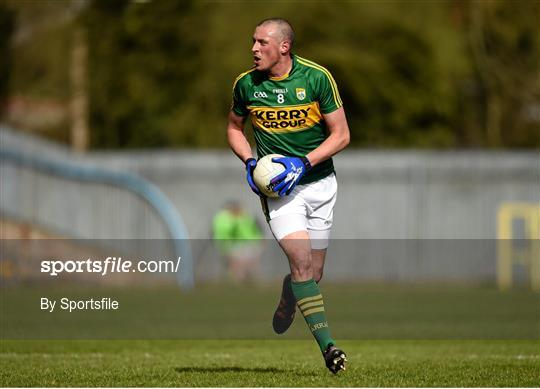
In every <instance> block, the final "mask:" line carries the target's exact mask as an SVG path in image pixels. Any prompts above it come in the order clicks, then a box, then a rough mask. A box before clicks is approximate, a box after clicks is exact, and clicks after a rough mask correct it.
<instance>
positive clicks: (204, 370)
mask: <svg viewBox="0 0 540 389" xmlns="http://www.w3.org/2000/svg"><path fill="white" fill-rule="evenodd" d="M174 370H175V371H176V372H177V373H231V372H235V373H242V372H250V373H282V372H285V370H284V369H278V368H276V367H238V366H229V367H225V366H221V367H197V366H190V367H175V368H174Z"/></svg>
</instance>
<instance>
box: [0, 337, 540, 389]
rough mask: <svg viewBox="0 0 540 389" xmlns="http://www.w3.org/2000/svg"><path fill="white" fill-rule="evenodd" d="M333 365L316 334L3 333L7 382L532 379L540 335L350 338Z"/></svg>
mask: <svg viewBox="0 0 540 389" xmlns="http://www.w3.org/2000/svg"><path fill="white" fill-rule="evenodd" d="M340 345H341V346H342V347H343V348H344V349H345V350H346V351H347V353H348V357H349V361H350V363H349V365H348V368H347V371H345V372H341V373H339V374H338V375H337V376H334V375H332V374H331V373H330V372H329V371H327V370H326V367H324V364H323V361H322V358H321V356H320V354H319V351H318V349H317V347H316V345H315V344H314V342H313V341H308V340H287V341H279V340H275V341H270V340H259V341H257V340H235V341H227V340H200V341H195V340H173V341H164V340H161V341H160V340H147V341H135V340H123V341H120V340H115V341H111V340H107V341H104V340H102V341H96V340H94V341H60V340H55V341H21V340H17V341H2V353H1V354H0V356H1V359H0V360H1V365H2V369H1V372H0V376H1V382H2V386H78V387H80V386H101V387H109V386H121V387H129V386H159V387H174V386H183V387H185V386H188V387H196V386H199V387H200V386H212V387H215V386H233V387H257V386H268V387H273V386H280V387H297V386H304V387H306V386H309V387H313V386H323V387H325V386H331V387H340V386H355V387H374V386H378V387H380V386H382V387H397V386H413V387H414V386H417V387H422V386H437V387H446V386H450V387H456V386H457V387H459V386H469V387H500V386H505V387H531V386H539V385H540V353H539V351H538V350H540V344H539V342H538V341H516V340H512V341H508V340H507V341H497V340H492V341H472V340H469V341H458V340H448V341H444V340H423V341H412V340H401V341H390V340H388V341H385V340H377V341H375V340H373V341H359V340H354V341H343V342H340Z"/></svg>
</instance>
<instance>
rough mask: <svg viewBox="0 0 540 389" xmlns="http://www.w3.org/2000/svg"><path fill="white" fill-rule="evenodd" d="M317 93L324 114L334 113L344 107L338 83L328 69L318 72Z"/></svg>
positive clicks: (316, 80)
mask: <svg viewBox="0 0 540 389" xmlns="http://www.w3.org/2000/svg"><path fill="white" fill-rule="evenodd" d="M315 92H316V96H317V99H318V101H319V107H320V109H321V112H322V113H330V112H334V111H335V110H336V109H338V108H339V107H341V106H343V102H342V101H341V97H340V96H339V91H338V88H337V84H336V81H335V80H334V77H332V75H331V74H330V72H329V71H328V70H326V69H323V70H320V71H317V73H316V76H315Z"/></svg>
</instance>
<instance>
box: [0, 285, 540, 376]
mask: <svg viewBox="0 0 540 389" xmlns="http://www.w3.org/2000/svg"><path fill="white" fill-rule="evenodd" d="M279 287H280V283H278V282H276V283H275V284H272V285H257V286H251V287H246V286H235V287H233V286H230V285H201V286H198V287H197V289H196V290H195V291H193V292H192V293H182V292H180V291H179V290H178V288H176V287H169V286H159V287H153V288H148V287H146V288H141V287H129V288H109V289H106V288H100V287H97V286H96V287H94V288H91V287H89V286H84V285H82V286H80V287H75V286H69V285H59V286H58V287H57V288H54V289H53V288H51V287H49V288H44V287H43V286H39V285H19V286H13V287H6V288H2V289H1V290H0V292H1V293H2V296H1V298H0V306H1V313H2V314H1V315H0V330H1V339H2V340H1V341H0V366H1V369H0V384H1V386H3V387H6V386H11V387H16V386H25V387H35V386H38V387H47V386H56V387H58V386H74V387H87V386H90V387H92V386H98V387H131V386H139V387H178V386H182V387H186V386H187V387H201V386H212V387H223V386H232V387H258V386H265V387H275V386H279V387H314V386H319V387H339V386H347V387H398V386H412V387H423V386H431V387H432V386H436V387H462V386H466V387H501V386H505V387H538V386H540V298H539V297H540V296H539V295H538V293H533V292H530V291H526V290H519V289H518V290H514V291H509V292H506V293H501V292H499V291H497V290H496V289H494V288H492V287H486V286H476V287H473V286H463V285H462V286H457V285H454V286H450V285H446V286H442V285H396V284H380V285H377V284H373V285H369V284H345V283H341V284H325V285H323V293H324V296H325V304H326V308H327V311H328V315H329V322H330V326H331V331H332V334H333V335H334V337H335V338H336V339H337V340H338V345H339V346H340V347H342V348H343V349H344V350H345V351H346V353H347V355H348V359H349V364H348V367H347V371H345V372H341V373H340V374H338V375H337V376H334V375H332V374H331V373H330V372H329V371H328V370H327V369H326V367H325V366H324V363H323V359H322V357H321V355H320V351H319V349H318V347H317V345H316V343H315V342H314V340H313V339H312V338H311V335H310V334H309V331H308V329H307V327H306V324H305V322H304V320H303V319H302V317H300V316H299V315H298V316H297V318H296V320H295V322H294V323H293V325H292V327H291V328H290V329H289V331H288V332H287V333H286V334H284V335H281V336H278V335H275V334H274V333H273V332H272V329H271V318H272V314H273V311H274V308H275V306H276V303H277V300H278V297H279V292H280V290H279ZM41 296H47V297H50V298H60V297H61V296H68V297H70V298H88V297H100V296H111V297H114V298H117V299H118V300H119V301H120V303H121V307H122V308H121V309H119V310H118V311H115V312H90V311H84V312H74V313H66V312H55V313H47V312H43V311H41V310H40V309H39V298H40V297H41ZM80 339H87V340H80ZM90 339H93V340H90ZM98 339H99V340H98ZM142 339H145V340H142ZM161 339H169V340H161ZM344 339H347V340H344ZM421 339H422V340H421ZM479 339H483V340H479Z"/></svg>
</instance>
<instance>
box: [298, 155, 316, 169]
mask: <svg viewBox="0 0 540 389" xmlns="http://www.w3.org/2000/svg"><path fill="white" fill-rule="evenodd" d="M300 160H301V161H302V163H303V164H304V168H305V169H306V172H307V171H310V170H311V168H312V167H313V166H311V162H309V159H307V157H300Z"/></svg>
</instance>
